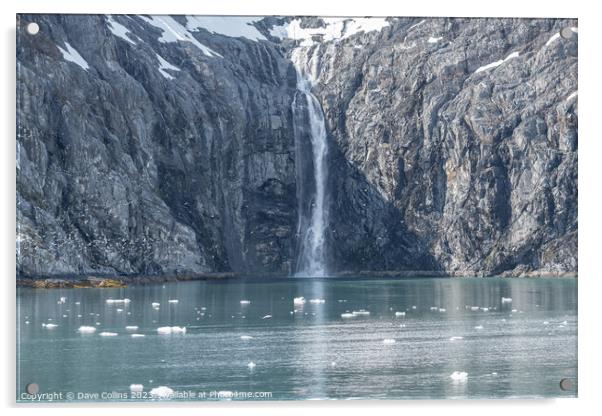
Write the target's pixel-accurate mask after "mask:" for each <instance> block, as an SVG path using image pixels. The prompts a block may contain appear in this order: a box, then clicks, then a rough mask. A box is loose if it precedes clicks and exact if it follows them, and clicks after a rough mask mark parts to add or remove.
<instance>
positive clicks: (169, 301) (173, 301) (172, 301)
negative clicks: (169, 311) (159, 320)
mask: <svg viewBox="0 0 602 416" xmlns="http://www.w3.org/2000/svg"><path fill="white" fill-rule="evenodd" d="M167 302H168V303H178V302H179V300H177V299H170V300H168V301H167Z"/></svg>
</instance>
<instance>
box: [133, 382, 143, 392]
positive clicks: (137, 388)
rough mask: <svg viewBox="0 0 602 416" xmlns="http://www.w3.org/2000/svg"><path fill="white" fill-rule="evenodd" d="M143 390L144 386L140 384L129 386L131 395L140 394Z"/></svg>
mask: <svg viewBox="0 0 602 416" xmlns="http://www.w3.org/2000/svg"><path fill="white" fill-rule="evenodd" d="M143 390H144V386H143V385H142V384H130V391H131V392H132V393H140V392H141V391H143Z"/></svg>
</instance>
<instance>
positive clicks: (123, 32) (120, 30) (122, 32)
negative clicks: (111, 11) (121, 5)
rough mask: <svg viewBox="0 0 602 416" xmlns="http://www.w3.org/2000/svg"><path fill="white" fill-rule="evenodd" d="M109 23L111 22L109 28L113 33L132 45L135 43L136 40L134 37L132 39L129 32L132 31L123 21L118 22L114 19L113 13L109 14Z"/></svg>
mask: <svg viewBox="0 0 602 416" xmlns="http://www.w3.org/2000/svg"><path fill="white" fill-rule="evenodd" d="M107 23H109V25H108V28H109V30H110V31H111V33H112V34H113V35H115V36H117V37H118V38H121V39H123V40H125V41H128V42H129V43H131V44H132V45H135V44H136V42H134V41H133V40H132V39H130V38H129V37H128V36H127V34H128V33H130V31H129V30H128V29H127V28H126V27H125V26H124V25H122V24H121V23H117V22H116V21H115V20H114V19H113V16H111V15H107Z"/></svg>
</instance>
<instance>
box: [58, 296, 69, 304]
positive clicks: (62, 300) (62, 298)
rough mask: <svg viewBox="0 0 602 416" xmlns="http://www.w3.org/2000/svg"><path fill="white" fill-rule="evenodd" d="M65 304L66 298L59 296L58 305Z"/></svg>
mask: <svg viewBox="0 0 602 416" xmlns="http://www.w3.org/2000/svg"><path fill="white" fill-rule="evenodd" d="M65 302H67V298H66V297H65V296H61V298H60V299H59V303H65Z"/></svg>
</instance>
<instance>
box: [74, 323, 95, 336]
mask: <svg viewBox="0 0 602 416" xmlns="http://www.w3.org/2000/svg"><path fill="white" fill-rule="evenodd" d="M77 332H79V333H80V334H93V333H94V332H96V328H95V327H93V326H85V325H84V326H80V327H79V328H78V330H77Z"/></svg>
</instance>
